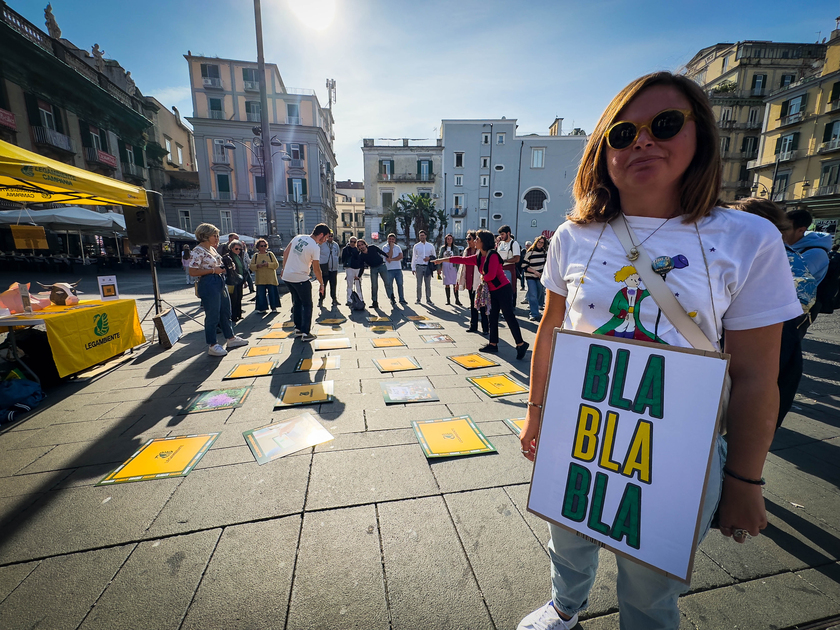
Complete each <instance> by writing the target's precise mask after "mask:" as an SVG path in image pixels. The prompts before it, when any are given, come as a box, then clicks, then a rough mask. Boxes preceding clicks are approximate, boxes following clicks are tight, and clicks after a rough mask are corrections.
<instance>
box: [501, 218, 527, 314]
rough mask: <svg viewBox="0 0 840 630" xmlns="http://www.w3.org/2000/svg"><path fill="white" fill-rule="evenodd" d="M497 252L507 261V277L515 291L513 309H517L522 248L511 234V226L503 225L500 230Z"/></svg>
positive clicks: (505, 267)
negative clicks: (517, 281)
mask: <svg viewBox="0 0 840 630" xmlns="http://www.w3.org/2000/svg"><path fill="white" fill-rule="evenodd" d="M496 251H497V252H499V256H501V257H502V260H503V261H505V264H504V270H505V275H506V276H507V278H508V280H510V286H511V288H512V289H513V308H514V309H516V267H517V265H518V264H519V258H520V256H521V254H522V248H521V247H520V246H519V243H517V242H516V241H515V240H514V238H513V235H512V234H511V233H510V226H509V225H503V226H502V227H500V228H499V241H498V243H496Z"/></svg>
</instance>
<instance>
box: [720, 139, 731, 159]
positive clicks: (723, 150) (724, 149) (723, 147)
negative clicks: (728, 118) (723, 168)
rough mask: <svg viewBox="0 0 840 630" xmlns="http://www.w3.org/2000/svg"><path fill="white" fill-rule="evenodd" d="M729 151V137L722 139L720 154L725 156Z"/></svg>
mask: <svg viewBox="0 0 840 630" xmlns="http://www.w3.org/2000/svg"><path fill="white" fill-rule="evenodd" d="M727 151H729V136H723V137H722V138H721V139H720V153H721V155H725V154H726V152H727Z"/></svg>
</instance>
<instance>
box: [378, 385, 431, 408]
mask: <svg viewBox="0 0 840 630" xmlns="http://www.w3.org/2000/svg"><path fill="white" fill-rule="evenodd" d="M379 387H380V388H381V389H382V397H383V398H384V399H385V403H386V404H389V405H391V404H394V403H413V402H429V401H433V400H440V398H438V396H437V394H436V393H435V390H434V388H433V387H432V384H431V383H430V382H429V379H427V378H419V379H416V380H413V381H382V382H380V384H379Z"/></svg>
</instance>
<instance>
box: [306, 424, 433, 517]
mask: <svg viewBox="0 0 840 630" xmlns="http://www.w3.org/2000/svg"><path fill="white" fill-rule="evenodd" d="M364 435H367V434H364ZM368 439H370V438H368ZM439 492H440V491H439V490H438V486H437V484H436V483H435V480H434V477H433V476H432V473H431V471H430V470H429V465H428V463H427V461H426V457H425V456H424V455H423V451H422V450H421V448H420V446H419V445H410V446H388V447H382V448H362V449H354V450H349V451H339V452H321V453H315V455H314V458H313V461H312V473H311V476H310V484H309V493H308V496H307V499H306V509H307V510H319V509H325V508H334V507H341V506H346V505H358V504H363V503H373V502H374V501H390V500H394V499H408V498H415V497H421V496H429V495H433V494H439Z"/></svg>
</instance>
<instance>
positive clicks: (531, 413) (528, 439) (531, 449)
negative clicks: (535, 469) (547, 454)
mask: <svg viewBox="0 0 840 630" xmlns="http://www.w3.org/2000/svg"><path fill="white" fill-rule="evenodd" d="M541 422H542V409H540V408H539V407H531V406H530V405H529V406H528V411H527V412H526V414H525V424H524V426H523V427H522V433H520V434H519V443H520V445H521V446H520V447H519V448H520V450H521V451H522V454H523V455H524V456H525V459H529V460H531V461H534V456H535V455H536V454H537V435H538V434H539V432H540V423H541Z"/></svg>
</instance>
